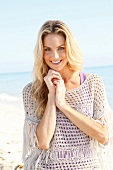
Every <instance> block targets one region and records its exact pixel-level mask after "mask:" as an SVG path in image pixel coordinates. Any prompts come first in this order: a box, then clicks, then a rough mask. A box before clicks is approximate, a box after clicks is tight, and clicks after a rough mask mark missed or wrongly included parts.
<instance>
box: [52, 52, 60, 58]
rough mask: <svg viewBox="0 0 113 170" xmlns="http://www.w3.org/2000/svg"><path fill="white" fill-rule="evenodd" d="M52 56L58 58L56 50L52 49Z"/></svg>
mask: <svg viewBox="0 0 113 170" xmlns="http://www.w3.org/2000/svg"><path fill="white" fill-rule="evenodd" d="M53 57H54V58H56V59H57V58H59V55H58V53H57V51H53Z"/></svg>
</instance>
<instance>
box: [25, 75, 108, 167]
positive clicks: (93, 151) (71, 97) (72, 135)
mask: <svg viewBox="0 0 113 170" xmlns="http://www.w3.org/2000/svg"><path fill="white" fill-rule="evenodd" d="M31 86H32V83H29V84H27V85H26V86H25V87H24V89H23V102H24V108H25V123H24V141H23V161H24V170H47V169H48V170H78V169H79V170H93V169H96V170H103V169H105V168H104V164H103V163H104V161H102V160H103V158H104V156H105V150H106V147H107V145H106V146H103V145H100V144H99V143H98V142H97V141H96V140H94V139H93V138H91V137H89V136H87V135H86V134H85V133H84V132H82V131H81V130H80V129H79V128H78V127H77V126H75V125H74V124H73V123H72V122H71V121H70V120H69V119H68V118H67V117H66V116H65V115H64V113H62V112H61V111H60V110H59V109H58V108H57V110H56V112H57V119H56V129H55V133H54V136H53V138H52V140H51V143H50V147H49V149H48V150H47V151H46V150H42V149H39V148H38V140H37V137H36V126H37V125H38V123H39V121H40V120H41V118H37V116H36V113H35V108H36V101H35V99H33V98H32V96H31ZM65 101H66V103H67V104H68V105H70V107H72V108H73V109H75V110H76V111H78V112H80V113H81V114H83V115H85V116H87V117H89V118H90V119H93V120H94V121H98V122H99V123H101V124H103V125H105V126H108V122H107V116H106V115H107V114H108V103H107V99H106V94H105V88H104V85H103V81H102V79H101V77H100V76H98V75H96V74H90V75H89V76H88V77H87V79H86V80H85V81H84V83H83V84H81V85H80V86H79V87H78V88H74V89H72V90H69V91H66V94H65ZM100 157H101V158H100Z"/></svg>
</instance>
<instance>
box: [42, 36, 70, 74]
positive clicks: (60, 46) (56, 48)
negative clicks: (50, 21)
mask: <svg viewBox="0 0 113 170" xmlns="http://www.w3.org/2000/svg"><path fill="white" fill-rule="evenodd" d="M43 46H44V60H45V63H46V64H47V65H48V66H49V67H50V68H51V69H53V70H56V71H61V70H62V69H63V68H64V67H65V66H67V57H66V49H65V38H64V37H63V36H62V35H59V34H48V35H47V36H45V38H44V41H43Z"/></svg>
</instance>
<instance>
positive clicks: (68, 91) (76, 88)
mask: <svg viewBox="0 0 113 170" xmlns="http://www.w3.org/2000/svg"><path fill="white" fill-rule="evenodd" d="M92 75H93V74H89V75H88V76H87V78H86V79H85V80H84V82H83V83H82V84H80V85H79V86H78V87H74V88H72V89H70V90H66V93H70V92H72V91H76V90H79V89H81V88H82V87H83V86H85V84H86V83H87V81H88V80H89V78H90V77H91V76H92Z"/></svg>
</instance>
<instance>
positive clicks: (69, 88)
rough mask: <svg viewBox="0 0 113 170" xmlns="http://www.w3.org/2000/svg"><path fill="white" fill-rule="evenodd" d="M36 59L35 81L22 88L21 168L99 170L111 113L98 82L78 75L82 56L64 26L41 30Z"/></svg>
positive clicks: (50, 23)
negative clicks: (23, 112)
mask: <svg viewBox="0 0 113 170" xmlns="http://www.w3.org/2000/svg"><path fill="white" fill-rule="evenodd" d="M34 56H35V61H34V81H33V82H32V83H29V84H28V85H26V86H25V88H24V89H23V101H24V107H25V113H26V115H25V124H24V147H23V160H24V169H25V170H44V169H45V170H47V169H58V170H76V169H80V170H82V169H83V170H87V169H88V170H92V169H99V170H101V169H103V167H102V166H103V164H102V163H101V160H100V159H99V156H100V154H101V153H103V154H104V153H105V152H103V151H104V149H103V147H104V148H105V146H107V144H108V139H109V133H108V122H107V114H108V112H109V109H108V104H107V99H106V94H105V89H104V85H103V81H102V79H101V77H100V76H98V75H96V74H90V75H87V74H84V73H83V72H82V68H83V59H82V53H81V51H80V48H79V46H78V45H77V43H76V41H75V40H74V36H73V34H72V33H71V31H70V30H69V28H68V27H67V26H66V24H65V23H63V22H62V21H47V22H45V23H44V25H42V27H41V29H40V31H39V35H38V40H37V43H36V47H35V51H34ZM101 146H103V147H101ZM101 148H102V149H101ZM103 154H101V158H102V155H103Z"/></svg>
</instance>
